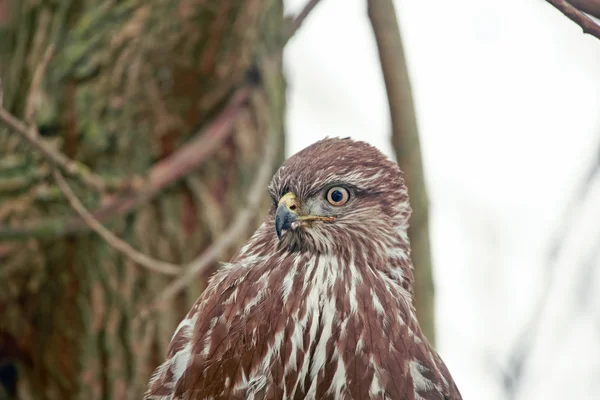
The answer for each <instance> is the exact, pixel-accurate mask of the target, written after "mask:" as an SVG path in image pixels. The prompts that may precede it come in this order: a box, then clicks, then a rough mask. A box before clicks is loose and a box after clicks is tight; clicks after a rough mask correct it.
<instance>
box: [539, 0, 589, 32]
mask: <svg viewBox="0 0 600 400" xmlns="http://www.w3.org/2000/svg"><path fill="white" fill-rule="evenodd" d="M546 1H547V2H548V3H550V4H552V5H553V6H554V7H555V8H556V9H558V10H559V11H560V12H561V13H563V14H564V15H565V16H566V17H567V18H569V19H570V20H571V21H573V22H575V23H576V24H577V25H579V26H580V27H581V28H582V29H583V33H587V34H589V35H592V36H595V37H596V38H598V39H600V25H599V24H597V23H596V22H595V21H593V20H592V19H591V18H590V17H588V16H587V15H585V14H584V13H583V12H581V11H580V9H578V8H575V7H574V6H573V5H575V4H579V5H580V6H581V4H582V3H587V6H586V9H587V10H589V11H594V10H595V11H596V12H597V11H599V10H598V5H597V4H595V3H597V2H596V1H594V2H592V1H589V0H588V1H584V0H569V1H566V0H546ZM569 3H573V5H571V4H569ZM581 10H582V9H581ZM590 14H592V15H594V14H593V13H592V12H590Z"/></svg>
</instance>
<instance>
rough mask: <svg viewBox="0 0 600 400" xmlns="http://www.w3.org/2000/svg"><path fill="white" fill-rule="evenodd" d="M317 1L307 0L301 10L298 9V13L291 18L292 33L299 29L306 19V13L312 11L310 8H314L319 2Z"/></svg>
mask: <svg viewBox="0 0 600 400" xmlns="http://www.w3.org/2000/svg"><path fill="white" fill-rule="evenodd" d="M319 1H320V0H309V1H308V3H306V5H305V6H304V8H303V9H302V11H300V12H299V13H298V15H296V16H295V17H294V19H292V32H291V33H292V35H293V34H294V33H296V31H298V29H300V27H301V26H302V24H303V23H304V21H306V18H307V17H308V15H309V14H310V13H311V12H312V10H314V8H315V7H316V6H317V4H319Z"/></svg>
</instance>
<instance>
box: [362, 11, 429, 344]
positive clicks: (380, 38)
mask: <svg viewBox="0 0 600 400" xmlns="http://www.w3.org/2000/svg"><path fill="white" fill-rule="evenodd" d="M368 14H369V19H370V21H371V25H372V27H373V32H374V33H375V39H376V42H377V49H378V50H379V59H380V61H381V69H382V72H383V79H384V81H385V88H386V91H387V96H388V103H389V108H390V117H391V123H392V145H393V147H394V150H395V152H396V158H397V161H398V164H399V165H400V168H401V169H402V171H403V172H404V181H405V183H406V186H407V187H408V191H409V195H410V204H411V207H412V216H411V219H410V227H409V229H408V236H409V238H410V241H411V249H412V253H411V256H412V260H413V264H414V268H415V270H414V271H415V284H414V288H415V308H416V311H417V318H418V320H419V324H420V325H421V329H422V330H423V332H424V333H425V336H427V338H428V339H429V341H430V342H431V343H433V342H434V341H435V325H434V322H435V321H434V288H433V278H432V272H431V250H430V244H429V199H428V196H427V191H426V188H425V179H424V176H423V163H422V161H421V147H420V143H419V130H418V127H417V119H416V115H415V107H414V103H413V97H412V90H411V85H410V79H409V75H408V68H407V65H406V59H405V55H404V48H403V46H402V40H401V37H400V29H399V27H398V21H397V19H396V10H395V8H394V3H393V1H392V0H369V1H368Z"/></svg>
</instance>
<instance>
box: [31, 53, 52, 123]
mask: <svg viewBox="0 0 600 400" xmlns="http://www.w3.org/2000/svg"><path fill="white" fill-rule="evenodd" d="M52 54H54V44H51V45H49V46H48V48H47V49H46V51H45V52H44V56H43V57H42V61H41V62H40V63H39V64H38V66H37V67H36V69H35V72H34V73H33V78H32V79H31V85H30V86H29V92H28V93H27V98H26V100H25V121H27V122H31V118H32V117H33V112H34V110H35V101H36V98H37V95H38V90H39V88H40V84H41V83H42V78H43V77H44V75H45V74H46V69H47V68H48V63H49V62H50V59H51V58H52Z"/></svg>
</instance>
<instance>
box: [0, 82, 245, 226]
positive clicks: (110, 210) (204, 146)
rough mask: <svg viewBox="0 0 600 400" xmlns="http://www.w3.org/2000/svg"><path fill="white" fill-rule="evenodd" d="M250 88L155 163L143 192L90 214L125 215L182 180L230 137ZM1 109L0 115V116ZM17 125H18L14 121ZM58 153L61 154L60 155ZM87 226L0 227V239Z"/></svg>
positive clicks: (100, 218)
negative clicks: (169, 153) (184, 142)
mask: <svg viewBox="0 0 600 400" xmlns="http://www.w3.org/2000/svg"><path fill="white" fill-rule="evenodd" d="M250 92H251V88H249V87H244V88H240V89H238V91H237V92H235V94H234V95H233V96H232V98H231V101H230V102H229V104H228V105H227V106H226V107H225V109H224V110H223V111H222V112H221V113H220V114H219V115H218V116H217V117H216V118H215V119H214V120H212V121H211V122H210V123H209V124H208V125H207V126H206V127H205V128H203V129H202V130H201V131H200V132H198V133H197V134H196V136H195V137H194V138H192V139H191V140H190V141H189V142H188V143H186V144H185V145H183V146H182V147H180V148H179V149H177V150H176V151H175V152H174V153H172V154H171V155H170V156H168V157H166V158H165V159H163V160H161V161H159V162H158V163H156V164H155V165H154V166H152V168H151V169H150V172H149V173H148V174H147V176H148V178H147V180H148V181H149V182H148V184H147V186H146V189H145V190H141V191H138V192H135V193H133V194H129V195H125V196H119V197H117V198H115V199H114V200H111V201H110V202H109V203H108V204H107V205H105V206H104V207H102V208H100V209H98V210H96V211H93V212H92V213H91V214H92V215H93V217H94V218H95V219H96V220H98V221H99V222H106V221H108V220H109V219H111V218H114V217H117V216H121V215H125V214H127V213H129V212H131V211H133V210H135V209H136V208H137V207H139V206H140V205H141V204H144V203H146V202H147V201H149V200H151V199H152V198H154V196H156V195H157V194H158V193H160V191H161V190H162V189H163V188H165V187H166V186H168V185H170V184H173V183H174V182H176V181H177V180H179V179H181V178H183V177H184V176H186V175H187V174H189V173H190V172H192V171H193V170H194V169H196V168H197V167H198V166H199V165H200V164H202V163H203V162H204V161H205V160H207V159H208V158H209V157H210V156H211V155H212V154H213V153H214V152H215V151H216V150H217V149H218V148H219V146H220V145H221V143H223V141H224V140H225V139H226V138H227V137H229V135H230V134H231V132H232V127H233V124H234V123H235V121H236V118H237V116H238V115H239V113H240V111H241V110H242V109H243V107H244V105H245V104H246V102H247V100H248V98H249V96H250ZM2 111H3V110H2V109H0V116H1V113H2ZM17 122H19V121H18V120H17ZM59 154H60V153H59ZM88 229H89V227H88V226H87V225H86V224H84V223H82V221H81V220H80V219H79V218H74V219H69V220H60V219H59V220H57V219H50V220H45V221H41V222H35V223H32V224H29V225H24V226H19V227H8V226H2V225H0V238H21V237H34V236H35V237H40V236H49V235H51V236H53V237H58V236H63V235H67V234H72V233H77V232H83V231H86V230H88Z"/></svg>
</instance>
